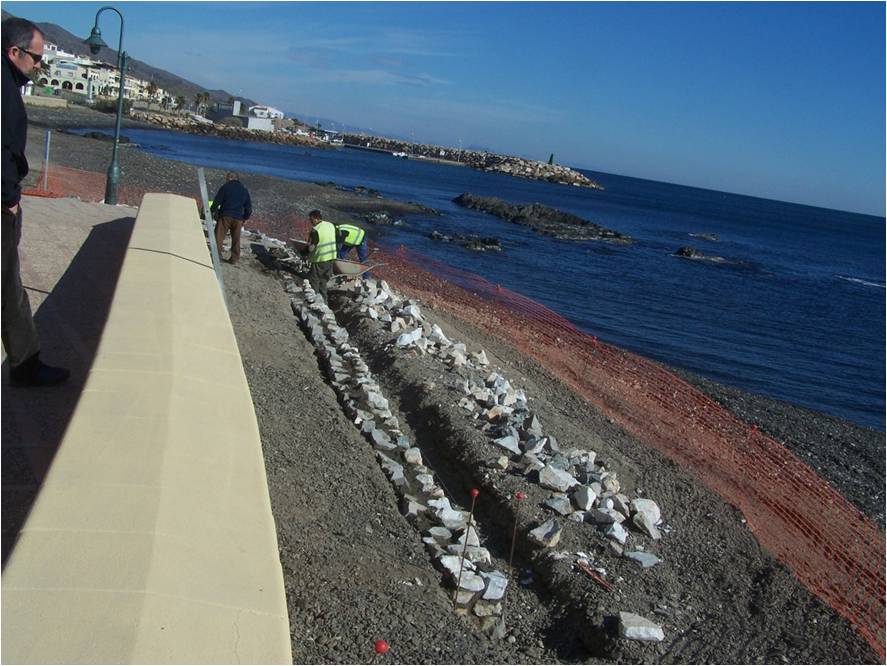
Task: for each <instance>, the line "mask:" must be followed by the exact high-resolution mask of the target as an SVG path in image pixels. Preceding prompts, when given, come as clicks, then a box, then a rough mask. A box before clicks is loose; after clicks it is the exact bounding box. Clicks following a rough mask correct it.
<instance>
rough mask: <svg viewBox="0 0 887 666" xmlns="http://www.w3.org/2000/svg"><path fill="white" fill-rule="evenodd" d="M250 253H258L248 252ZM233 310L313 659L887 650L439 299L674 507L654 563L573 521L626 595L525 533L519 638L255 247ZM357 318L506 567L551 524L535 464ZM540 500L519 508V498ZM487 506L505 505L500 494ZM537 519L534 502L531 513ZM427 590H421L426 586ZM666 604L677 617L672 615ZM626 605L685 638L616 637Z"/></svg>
mask: <svg viewBox="0 0 887 666" xmlns="http://www.w3.org/2000/svg"><path fill="white" fill-rule="evenodd" d="M247 256H249V255H247ZM224 270H225V274H224V278H225V284H226V287H227V290H228V300H229V304H230V307H231V316H232V321H233V322H234V326H235V330H236V332H237V337H238V344H239V346H240V351H241V354H242V356H243V359H244V367H245V369H246V372H247V377H248V380H249V383H250V387H251V391H252V395H253V400H254V403H255V405H256V410H257V414H258V417H259V424H260V430H261V433H262V442H263V447H264V451H265V457H266V463H267V470H268V477H269V485H270V489H271V498H272V506H273V508H274V512H275V517H276V520H277V526H278V537H279V539H280V550H281V560H282V562H283V566H284V575H285V579H286V582H287V594H288V600H289V610H290V619H291V626H292V632H293V652H294V658H295V660H296V661H297V662H299V663H309V662H310V663H318V662H323V663H328V662H355V661H366V660H367V658H368V657H369V656H371V654H370V652H369V649H370V644H371V642H372V640H374V639H376V638H379V637H381V638H385V639H386V640H388V642H389V643H390V644H391V649H392V652H391V654H390V659H391V660H392V661H395V662H398V663H490V662H494V663H525V662H532V663H577V662H584V663H832V662H841V663H844V662H850V663H862V662H872V661H877V658H876V656H875V655H874V654H873V653H872V652H871V650H870V649H869V648H868V646H867V645H866V644H865V643H864V642H863V641H862V640H861V639H859V637H858V636H857V635H856V634H855V633H854V632H853V630H852V629H851V628H850V627H849V625H848V624H847V623H846V622H845V621H844V620H842V619H841V618H839V617H837V616H836V615H835V614H834V613H833V612H832V611H831V610H830V609H828V608H827V607H825V606H824V605H823V604H822V603H821V602H819V601H818V600H817V599H816V598H815V597H813V596H812V595H810V594H809V593H808V592H807V591H806V590H805V589H804V588H803V587H802V586H801V585H800V584H799V583H798V581H797V580H796V579H795V578H794V577H793V576H792V575H791V573H790V572H788V571H787V570H786V569H785V568H783V567H782V566H781V565H779V564H778V563H777V562H775V561H774V560H773V559H772V558H771V557H770V556H769V555H768V554H767V553H766V552H765V551H763V550H762V549H761V548H760V547H759V545H758V544H757V541H756V540H755V539H754V537H753V535H752V534H751V533H750V531H749V530H748V529H747V528H746V526H745V524H744V522H743V520H742V517H741V515H740V514H739V513H738V512H736V511H735V510H734V509H732V508H731V507H729V506H728V505H726V504H724V502H722V501H721V500H720V499H719V498H718V497H717V496H715V495H714V494H713V493H711V492H709V491H708V490H707V489H705V488H704V487H701V486H700V485H699V484H698V483H697V482H696V481H695V479H694V478H693V477H692V476H690V475H689V474H688V473H686V472H684V471H683V470H682V469H681V468H679V467H678V466H677V465H675V464H674V463H672V462H671V461H669V460H667V459H666V458H664V457H663V456H662V455H660V454H659V453H657V452H656V451H654V450H651V449H650V448H648V447H646V446H645V445H643V444H642V443H640V442H638V441H637V440H635V439H633V438H632V437H630V436H628V435H627V434H625V433H624V432H622V431H621V430H620V429H619V428H617V427H615V426H613V425H612V424H610V423H609V422H607V420H606V419H604V418H603V417H601V416H600V415H599V414H597V413H596V412H595V411H594V410H592V409H589V407H588V405H587V403H585V402H584V401H582V400H581V399H579V398H578V397H576V396H575V395H574V394H573V393H572V392H571V391H570V390H569V389H568V388H566V387H565V386H564V385H563V384H562V383H561V382H559V381H558V380H556V379H554V378H552V377H551V376H550V375H549V374H548V373H547V372H546V371H544V370H543V369H542V368H540V367H539V366H538V365H537V364H535V363H534V362H532V361H529V360H527V359H526V358H524V357H522V356H521V355H520V354H519V353H517V352H515V351H514V350H512V349H511V348H509V347H507V346H505V345H502V344H501V343H499V342H498V341H497V340H495V339H494V338H491V337H490V336H488V335H486V334H485V333H483V332H481V331H479V330H477V329H475V328H474V327H472V326H469V325H466V324H464V323H462V322H461V321H459V320H457V319H454V318H452V317H450V316H449V315H447V314H445V313H443V312H441V311H439V310H436V309H434V308H432V307H431V306H427V307H425V306H423V307H422V310H423V312H424V313H425V315H426V317H428V318H429V319H430V320H431V321H433V322H436V323H439V324H440V325H441V326H442V328H443V330H444V333H445V334H446V335H447V336H448V337H449V338H450V339H452V340H458V341H463V342H465V343H466V344H467V345H468V347H469V350H477V349H478V348H482V349H484V350H486V352H487V354H488V355H489V357H490V361H491V363H492V364H493V366H494V367H496V368H497V369H499V370H500V371H501V372H502V374H503V375H504V376H506V377H507V378H510V379H511V380H512V381H513V383H514V384H515V385H516V386H518V387H521V388H524V390H525V391H526V392H527V394H528V395H529V396H530V397H531V404H532V405H533V409H534V411H535V413H537V414H538V416H539V418H540V420H541V421H542V423H543V424H544V425H545V429H546V432H550V433H552V434H554V435H555V436H557V438H558V441H559V442H561V445H562V446H566V447H567V448H569V447H570V446H572V445H577V446H583V447H588V448H592V449H594V450H596V451H598V452H599V459H601V458H603V459H605V460H606V461H607V466H608V468H610V469H614V470H617V472H618V475H619V479H620V481H621V482H622V483H623V485H624V487H626V488H630V489H632V492H634V491H637V492H638V493H640V492H642V493H643V495H644V496H647V497H650V498H652V499H654V500H656V501H657V502H658V503H659V504H660V505H661V506H662V507H663V512H664V513H665V516H666V522H667V524H668V526H669V529H670V532H669V534H668V535H667V536H666V537H665V538H663V539H662V540H661V541H659V542H652V541H649V540H644V539H642V538H640V537H638V536H637V535H635V536H634V537H632V539H633V540H632V543H633V544H634V545H635V546H636V547H637V546H640V547H643V548H646V549H647V550H648V551H649V552H654V553H655V554H656V555H657V556H658V557H660V558H661V559H662V564H660V565H658V566H657V567H654V568H652V569H649V570H641V569H640V568H639V567H637V565H635V564H634V563H632V562H630V561H627V560H624V559H620V558H617V557H615V556H614V555H613V554H612V553H611V552H610V551H609V550H608V548H607V546H606V540H605V539H603V538H602V537H601V536H600V534H599V533H598V532H596V531H595V530H594V529H593V528H592V527H591V526H589V525H574V524H569V525H567V526H566V534H565V536H564V537H563V538H562V540H561V543H560V544H559V545H558V550H563V551H565V552H570V553H575V552H577V551H579V550H582V551H585V552H587V553H589V554H590V555H591V557H592V558H593V560H594V562H595V563H596V564H597V565H600V566H602V567H604V568H605V569H606V578H607V579H608V580H609V581H611V582H613V583H614V589H613V591H603V590H602V589H601V588H599V587H597V586H596V585H595V584H593V583H592V582H591V581H590V580H588V579H587V578H584V577H583V576H581V575H580V574H578V573H576V572H573V571H571V570H570V567H569V562H570V560H564V561H562V562H559V563H557V564H556V565H551V563H550V562H548V561H547V560H545V559H544V558H541V557H540V556H539V555H538V553H534V552H533V551H532V549H530V548H529V547H528V546H527V545H526V542H525V541H524V540H523V539H519V546H518V557H517V561H516V563H515V564H516V569H517V570H518V571H521V572H526V571H527V570H531V571H533V572H534V575H533V577H532V582H531V583H529V584H528V585H527V586H525V587H524V586H520V585H515V584H514V583H512V591H513V594H512V595H511V596H510V597H509V601H508V606H507V623H506V625H507V634H506V637H505V639H504V640H492V639H489V638H487V637H485V636H484V635H482V634H481V633H480V632H479V630H478V629H476V628H475V627H474V626H473V625H472V624H471V623H470V622H469V621H467V620H466V619H463V618H458V617H456V616H454V615H453V613H452V610H451V600H450V597H449V594H448V591H447V588H445V587H444V586H442V584H441V577H440V574H438V573H437V572H436V570H435V569H434V568H433V566H432V564H431V562H430V560H429V559H428V557H427V556H426V555H425V554H424V552H423V551H422V544H421V541H420V538H421V535H420V534H419V533H418V532H416V531H415V529H414V528H413V527H412V526H411V525H410V523H409V522H408V521H407V520H406V519H405V518H403V517H401V516H400V515H399V513H398V510H397V506H398V501H397V497H396V495H395V494H394V493H393V492H392V490H391V488H390V485H389V484H388V482H387V481H386V479H385V477H384V475H383V474H382V472H381V470H380V469H379V466H378V464H377V463H376V462H375V460H374V459H373V451H372V449H371V447H370V446H369V445H368V444H367V443H366V441H365V440H364V439H363V438H362V437H361V436H360V435H359V433H358V431H357V429H356V428H355V426H354V425H353V424H351V423H350V422H349V421H348V419H347V418H345V416H344V415H343V413H342V410H341V407H340V406H339V404H338V402H337V399H336V396H335V394H334V392H333V390H332V389H331V388H330V387H329V386H328V385H327V384H326V382H325V381H324V379H323V375H322V372H321V370H320V367H319V365H318V361H317V359H316V356H315V353H314V349H313V347H312V346H311V345H310V344H309V343H308V342H307V341H306V339H305V337H304V335H303V334H302V332H301V330H300V329H299V327H298V325H297V322H296V319H295V317H294V316H293V315H292V313H291V311H290V308H289V302H288V299H287V296H286V294H285V293H284V292H283V285H282V284H281V282H280V280H279V276H278V275H275V273H274V271H271V270H269V269H268V268H266V267H265V266H264V265H263V264H261V263H260V262H258V261H256V260H255V259H253V258H249V259H247V260H246V261H242V262H241V265H239V266H238V267H230V266H228V265H225V266H224ZM333 304H334V305H335V307H336V309H337V316H338V319H339V321H340V323H341V324H342V325H344V326H346V327H347V328H348V330H349V333H350V334H351V340H352V343H353V344H355V345H356V346H357V347H358V348H359V349H361V350H362V354H363V357H364V360H365V361H366V362H367V363H368V365H369V366H370V368H371V370H372V372H373V373H374V374H375V376H376V378H377V379H378V381H379V382H380V385H381V386H382V388H383V391H384V394H385V396H386V397H387V398H388V399H389V401H390V402H391V404H392V411H395V413H396V414H397V415H398V417H399V419H400V422H401V425H402V428H403V429H404V430H405V431H406V433H407V434H408V436H409V437H410V438H411V441H414V442H416V443H417V445H418V446H420V448H421V449H422V452H423V457H424V458H425V460H426V462H427V464H429V466H430V467H432V468H433V469H434V471H435V475H436V476H437V477H438V478H440V479H441V481H442V482H443V485H444V486H445V487H446V489H447V491H448V494H449V496H450V497H451V498H453V499H454V500H455V501H457V502H458V503H459V504H461V506H463V507H466V508H467V506H468V504H469V502H470V500H469V499H468V498H469V495H468V492H469V490H470V488H472V487H478V488H480V489H481V496H480V497H481V500H480V502H479V504H478V508H477V512H476V517H477V520H478V523H479V525H480V528H481V533H482V534H484V535H485V536H486V539H487V540H486V542H485V545H486V546H487V547H488V548H489V549H490V550H491V552H492V553H493V558H494V560H493V564H494V567H495V568H497V569H499V570H502V571H509V569H508V565H507V557H508V552H509V546H510V528H511V526H512V525H513V523H514V521H515V520H516V519H518V520H519V521H520V523H521V528H520V529H519V531H518V533H519V534H520V535H522V534H523V533H524V529H523V526H524V525H525V524H533V525H535V524H536V523H538V522H540V521H541V520H542V519H543V518H544V517H547V516H544V512H543V510H542V509H540V508H539V507H538V506H537V504H536V503H537V502H538V501H539V500H541V499H542V496H543V495H542V494H541V493H539V492H538V490H534V489H533V488H528V486H527V484H526V482H525V481H523V479H522V477H520V476H519V475H512V474H508V473H498V474H495V473H491V472H490V471H489V470H487V469H486V468H484V467H483V466H482V465H480V464H479V461H482V460H485V459H487V458H490V457H491V456H495V455H497V453H496V452H495V451H494V450H493V447H491V446H490V445H489V444H488V443H487V441H486V438H485V437H484V436H482V435H480V434H479V433H478V431H477V430H476V429H475V427H474V425H473V424H472V422H471V420H470V419H469V418H467V417H466V416H465V413H464V411H461V409H460V408H459V407H458V406H457V405H456V400H457V399H458V397H460V396H461V392H460V390H459V389H458V388H456V386H457V385H458V384H459V382H460V381H461V377H459V376H457V375H455V374H454V373H453V372H452V371H450V370H447V369H446V368H444V367H443V366H442V365H439V364H438V362H437V361H436V360H435V359H433V358H431V357H410V356H406V355H403V354H402V353H401V354H399V353H397V352H396V351H395V350H392V349H390V347H389V346H388V344H387V343H389V342H390V341H391V338H392V337H393V336H392V334H390V333H386V332H384V331H382V330H380V328H379V326H378V325H377V324H374V323H371V322H368V321H367V320H365V319H361V318H358V317H356V316H355V315H354V313H353V311H352V310H351V309H350V308H349V303H348V301H347V300H346V299H343V298H341V297H337V296H334V297H333ZM516 490H524V491H526V492H527V493H528V499H527V500H526V503H525V504H524V505H522V507H520V508H517V509H514V507H512V506H509V505H508V502H507V501H503V498H507V497H511V496H513V493H514V492H515V491H516ZM485 502H486V503H485ZM519 512H523V513H521V514H520V516H518V513H519ZM419 582H421V585H420V584H419ZM656 609H658V611H657V610H656ZM619 611H630V612H635V613H638V614H641V615H644V616H647V617H650V618H651V619H654V620H655V621H656V622H658V623H660V624H661V625H662V626H663V629H664V631H665V635H666V639H665V641H663V642H662V643H653V644H645V643H638V642H630V641H622V640H618V639H616V637H615V635H614V626H613V620H612V618H614V617H615V616H616V615H618V612H619Z"/></svg>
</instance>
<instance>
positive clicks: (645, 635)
mask: <svg viewBox="0 0 887 666" xmlns="http://www.w3.org/2000/svg"><path fill="white" fill-rule="evenodd" d="M619 635H620V636H621V637H622V638H627V639H628V640H632V641H655V642H659V641H662V640H665V633H664V632H663V631H662V627H660V626H659V625H658V624H656V623H655V622H650V620H648V619H647V618H644V617H641V616H640V615H635V614H634V613H625V612H620V613H619Z"/></svg>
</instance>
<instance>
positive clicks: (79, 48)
mask: <svg viewBox="0 0 887 666" xmlns="http://www.w3.org/2000/svg"><path fill="white" fill-rule="evenodd" d="M2 15H3V20H4V21H5V20H6V19H7V18H10V17H11V16H14V14H10V13H9V12H7V11H6V10H3V11H2ZM37 27H38V28H40V29H41V30H42V31H43V34H44V35H45V36H46V41H48V42H52V43H53V44H55V45H56V46H58V47H59V48H60V49H62V50H63V51H67V52H68V53H74V54H75V55H83V56H89V57H92V58H96V59H97V60H103V61H104V62H107V63H110V64H112V65H114V66H116V65H117V51H116V50H114V49H111V48H102V49H101V50H100V51H99V52H98V54H97V55H94V56H93V55H92V54H90V52H89V47H88V46H87V45H86V44H84V43H83V40H84V38H85V37H86V35H83V36H81V37H78V36H76V35H73V34H71V33H70V32H68V31H67V30H65V29H64V28H63V27H61V26H60V25H56V24H55V23H38V24H37ZM124 50H125V45H124ZM126 71H127V73H128V74H132V75H133V76H135V77H136V78H139V79H143V80H145V81H153V82H154V83H156V84H157V85H158V86H159V87H161V88H163V89H164V90H166V91H167V92H169V93H170V95H171V96H172V97H176V95H184V96H185V99H186V100H188V101H189V102H190V101H192V100H193V99H194V95H196V94H197V93H199V92H206V93H209V96H210V100H211V101H213V102H221V103H222V104H224V103H226V102H227V101H228V99H229V98H232V97H233V98H234V99H239V100H241V101H242V102H244V103H245V104H247V105H249V106H253V105H255V104H256V102H254V101H253V100H251V99H248V98H246V97H238V96H237V95H232V94H231V93H229V92H228V91H227V90H207V89H206V88H204V87H203V86H201V85H199V84H197V83H194V82H193V81H188V80H187V79H183V78H182V77H181V76H177V75H175V74H172V73H171V72H167V71H166V70H163V69H158V68H157V67H152V66H151V65H149V64H147V63H144V62H142V61H141V60H136V59H135V58H132V57H130V58H129V61H128V65H127V68H126Z"/></svg>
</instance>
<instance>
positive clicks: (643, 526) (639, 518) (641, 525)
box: [631, 511, 662, 541]
mask: <svg viewBox="0 0 887 666" xmlns="http://www.w3.org/2000/svg"><path fill="white" fill-rule="evenodd" d="M631 522H633V523H634V525H635V527H637V528H638V529H639V530H640V531H641V532H643V533H644V534H646V535H647V536H649V537H650V538H651V539H654V540H656V541H658V540H659V539H661V538H662V535H661V534H660V533H659V530H658V529H656V525H654V524H653V522H652V521H651V520H650V515H649V514H647V513H643V512H640V511H639V512H638V513H636V514H634V516H632V518H631Z"/></svg>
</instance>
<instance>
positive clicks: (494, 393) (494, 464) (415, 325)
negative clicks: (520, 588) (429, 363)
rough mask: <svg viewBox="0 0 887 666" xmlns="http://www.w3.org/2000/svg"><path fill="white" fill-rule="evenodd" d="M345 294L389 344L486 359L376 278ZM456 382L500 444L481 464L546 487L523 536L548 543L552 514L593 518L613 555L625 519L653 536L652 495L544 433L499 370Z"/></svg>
mask: <svg viewBox="0 0 887 666" xmlns="http://www.w3.org/2000/svg"><path fill="white" fill-rule="evenodd" d="M351 297H352V299H353V300H354V302H355V303H356V304H357V307H358V309H359V312H360V313H361V314H362V315H363V316H366V317H369V318H370V319H373V320H377V321H380V322H382V323H383V325H384V326H385V327H386V328H387V329H388V330H389V331H390V332H391V333H397V334H398V335H397V338H396V339H395V341H394V345H395V346H396V347H398V348H401V349H411V350H415V351H416V352H418V353H422V354H426V353H427V354H432V355H434V356H438V357H439V358H440V359H441V360H442V361H443V362H444V363H445V364H446V365H447V366H449V367H451V368H465V369H467V370H476V371H481V370H483V371H486V370H485V369H486V368H487V367H488V366H489V360H488V359H487V356H486V353H485V352H484V351H483V350H481V351H480V352H477V353H473V354H471V353H469V352H468V350H467V348H466V346H465V345H464V344H462V343H459V342H452V341H450V340H449V339H448V338H447V337H446V335H444V333H443V331H442V330H441V328H440V327H439V326H437V325H436V324H431V323H429V322H428V321H426V320H425V319H424V317H423V316H422V313H421V311H420V310H419V306H418V305H417V304H416V303H414V302H412V301H403V300H402V299H400V298H399V297H398V296H396V295H395V294H394V293H392V292H391V290H390V289H389V287H388V285H387V284H386V283H385V282H384V281H382V282H380V283H376V282H375V281H373V280H367V281H361V282H357V283H355V284H354V285H353V286H352V287H351ZM462 390H463V393H464V394H465V396H464V397H463V398H462V399H461V400H460V401H459V406H460V407H462V408H463V409H464V410H466V411H467V412H470V414H471V418H472V420H473V422H474V423H475V424H478V427H479V428H480V430H481V431H483V432H484V433H485V434H486V435H487V437H488V438H489V440H490V442H491V443H492V444H493V445H494V446H495V447H496V448H497V449H499V450H501V452H502V455H500V456H497V457H495V458H491V459H490V460H488V461H487V466H488V467H489V468H490V469H491V470H498V471H499V472H506V471H507V472H517V473H520V474H522V475H523V476H524V477H525V478H526V480H527V481H528V482H530V483H534V484H537V485H538V486H540V487H541V488H543V489H545V490H548V491H551V495H550V496H549V497H548V498H547V499H546V500H545V501H544V502H543V506H544V507H545V508H546V509H547V510H549V511H551V512H553V513H555V514H556V517H555V518H552V519H551V520H549V521H547V522H546V523H545V524H543V525H542V526H541V527H540V528H539V529H538V530H535V531H534V532H531V533H530V538H531V540H533V541H535V542H537V543H538V544H540V545H543V546H546V547H551V548H553V547H554V546H556V545H557V543H558V541H559V539H560V531H561V527H560V525H559V524H558V522H557V518H558V517H560V518H562V519H565V520H570V521H574V522H577V523H583V522H584V523H591V524H593V525H595V526H596V527H597V528H598V529H599V530H600V531H602V532H603V533H604V534H605V535H606V536H607V537H608V538H609V539H610V540H611V541H613V542H614V544H613V546H612V548H613V550H614V552H616V553H618V554H619V555H622V554H623V546H624V545H625V544H626V542H627V540H628V538H629V532H628V530H626V529H625V527H626V525H632V526H633V527H634V528H635V529H637V530H638V531H639V532H641V533H642V534H645V535H646V536H647V537H649V538H651V539H654V540H658V539H660V538H661V533H660V531H659V529H658V527H657V526H658V525H659V524H660V523H661V522H662V516H661V513H660V510H659V507H658V506H657V505H656V503H655V502H654V501H653V500H650V499H646V498H636V499H629V497H628V496H627V495H626V494H625V493H624V492H622V487H621V484H620V483H619V479H618V478H617V477H616V474H615V473H614V472H613V471H611V470H608V469H607V468H606V466H605V465H603V464H602V463H599V462H596V458H597V453H596V452H595V451H589V450H585V449H580V448H575V447H564V446H561V445H560V444H558V441H557V439H556V438H555V437H554V435H551V434H546V433H545V432H544V429H543V427H542V424H541V422H540V421H539V418H538V416H537V415H536V414H534V413H533V412H532V410H530V409H529V407H528V404H527V396H526V394H525V392H524V391H523V389H514V387H512V385H511V383H510V382H509V381H508V380H507V379H506V378H505V377H503V376H502V375H500V374H499V373H497V372H489V373H488V374H487V376H486V378H485V379H483V380H479V379H477V378H476V377H474V376H469V377H468V378H467V379H465V380H464V381H463V382H462Z"/></svg>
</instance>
